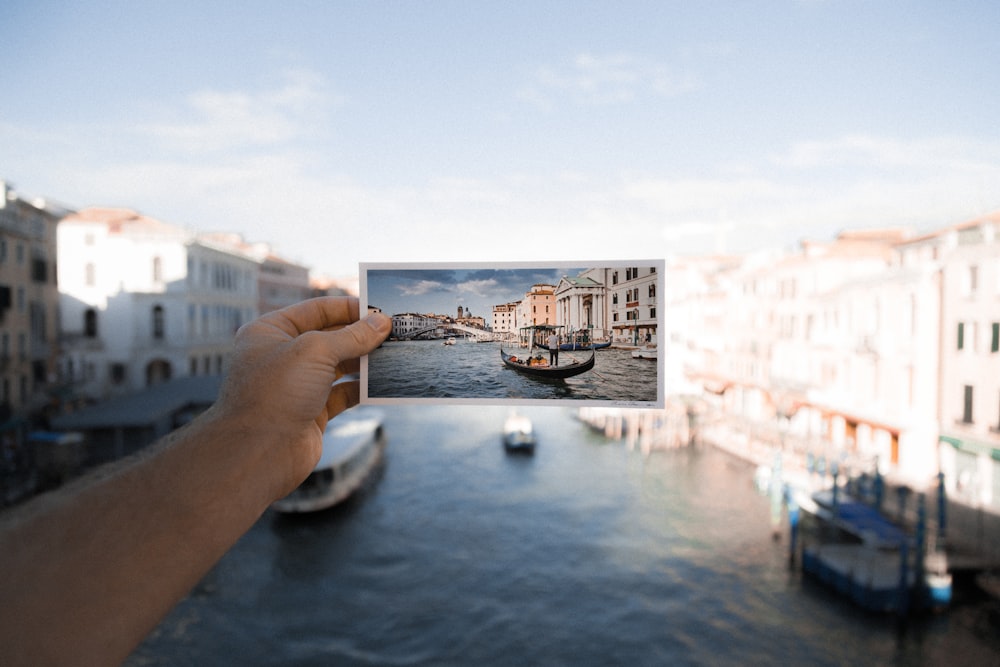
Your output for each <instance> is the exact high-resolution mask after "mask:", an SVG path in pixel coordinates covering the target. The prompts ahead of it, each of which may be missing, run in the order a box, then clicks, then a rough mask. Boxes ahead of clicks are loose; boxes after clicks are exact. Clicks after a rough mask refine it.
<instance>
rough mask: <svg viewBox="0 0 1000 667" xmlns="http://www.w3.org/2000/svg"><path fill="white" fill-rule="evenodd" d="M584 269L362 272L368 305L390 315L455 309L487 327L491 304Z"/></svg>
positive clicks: (452, 311)
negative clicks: (480, 318) (365, 279)
mask: <svg viewBox="0 0 1000 667" xmlns="http://www.w3.org/2000/svg"><path fill="white" fill-rule="evenodd" d="M583 270H584V267H570V266H559V267H551V268H550V267H546V266H544V265H542V266H536V267H532V268H526V267H504V268H489V267H478V268H460V267H454V266H452V267H445V266H443V265H440V266H437V267H434V268H419V269H417V268H402V267H398V268H388V267H385V266H383V267H377V266H373V267H370V268H368V270H367V272H366V273H367V275H366V278H367V288H368V292H367V297H368V298H367V303H368V304H370V305H372V306H377V307H378V308H381V309H382V311H383V312H385V313H387V314H389V315H398V314H401V313H421V314H431V313H433V314H435V315H450V316H452V317H454V316H455V315H456V314H457V312H458V307H459V306H462V307H463V308H464V309H466V310H468V311H470V313H471V314H472V315H474V316H478V317H482V318H483V319H484V320H486V323H487V325H489V326H492V321H493V320H492V318H493V306H495V305H500V304H504V303H512V302H514V301H520V300H521V299H523V298H524V294H525V293H526V292H527V291H528V290H529V289H531V286H532V285H534V284H536V283H539V284H548V285H553V286H555V285H558V284H559V280H560V279H561V278H562V277H564V276H569V277H575V276H578V275H580V273H581V272H582V271H583Z"/></svg>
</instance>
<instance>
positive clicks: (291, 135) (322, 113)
mask: <svg viewBox="0 0 1000 667" xmlns="http://www.w3.org/2000/svg"><path fill="white" fill-rule="evenodd" d="M342 101H343V100H342V98H339V97H337V96H335V95H334V94H332V93H331V92H330V91H329V88H328V86H327V84H326V82H325V80H324V79H323V78H322V77H321V76H320V75H318V74H316V73H314V72H310V71H308V70H291V71H287V72H285V73H284V74H283V75H282V77H281V80H280V81H279V82H278V84H277V85H275V86H274V87H272V88H269V89H266V90H261V91H255V92H249V91H243V90H215V89H203V90H199V91H196V92H194V93H191V94H190V95H188V96H187V97H186V98H185V100H184V104H183V105H181V106H180V108H177V109H172V110H169V113H170V114H171V115H173V116H174V117H175V118H174V119H173V120H170V121H157V122H150V123H144V124H142V125H140V126H139V128H138V131H139V132H140V134H142V135H143V136H148V137H150V138H152V139H153V140H155V141H156V142H157V143H159V144H160V146H161V147H162V148H163V149H166V150H168V151H182V152H185V153H216V152H217V153H221V152H230V151H239V150H243V149H247V148H255V147H266V146H277V145H280V144H282V143H285V142H289V141H294V140H297V139H300V138H302V137H306V136H308V137H311V138H313V139H315V138H316V137H317V136H321V135H322V134H323V133H324V132H325V130H324V122H323V121H324V119H325V118H326V116H327V114H328V112H329V110H330V109H332V108H333V107H334V106H336V105H338V104H340V103H342Z"/></svg>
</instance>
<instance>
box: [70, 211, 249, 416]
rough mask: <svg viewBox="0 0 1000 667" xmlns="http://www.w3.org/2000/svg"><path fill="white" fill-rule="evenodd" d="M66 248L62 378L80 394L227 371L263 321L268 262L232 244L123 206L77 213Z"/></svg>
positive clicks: (118, 391)
mask: <svg viewBox="0 0 1000 667" xmlns="http://www.w3.org/2000/svg"><path fill="white" fill-rule="evenodd" d="M58 244H59V250H60V253H59V256H60V262H59V284H60V289H61V296H60V316H61V322H62V330H63V345H64V352H65V356H64V358H63V361H62V368H61V376H62V380H63V381H64V383H66V385H67V386H69V387H70V388H71V389H72V391H73V393H75V394H76V395H78V396H81V397H86V398H89V399H101V398H106V397H108V396H112V395H118V394H123V393H129V392H133V391H136V390H138V389H141V388H144V387H148V386H151V385H155V384H158V383H160V382H163V381H166V380H169V379H171V378H176V377H187V376H197V375H219V374H222V373H223V372H224V370H225V369H226V367H227V365H228V361H229V356H230V354H231V351H232V342H233V336H234V334H235V333H236V330H237V329H238V328H239V327H240V326H241V325H242V324H244V323H246V322H249V321H251V320H253V319H254V318H255V317H257V314H258V275H259V271H258V269H259V263H258V261H257V260H256V259H254V258H253V257H250V256H248V255H246V254H243V253H241V252H239V251H237V250H235V249H234V248H233V247H232V245H231V244H227V243H225V242H220V241H219V240H217V239H215V240H213V239H212V238H211V237H207V238H205V239H199V238H197V237H196V236H195V235H193V234H191V233H190V232H188V231H185V230H183V229H181V228H179V227H175V226H173V225H168V224H166V223H163V222H160V221H158V220H155V219H153V218H149V217H147V216H144V215H141V214H138V213H136V212H134V211H130V210H125V209H113V208H112V209H109V208H89V209H84V210H82V211H79V212H77V213H74V214H71V215H69V216H67V217H66V218H65V219H64V220H63V221H62V222H61V223H60V225H59V233H58Z"/></svg>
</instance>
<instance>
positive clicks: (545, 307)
mask: <svg viewBox="0 0 1000 667" xmlns="http://www.w3.org/2000/svg"><path fill="white" fill-rule="evenodd" d="M516 319H517V327H518V328H519V329H520V328H521V327H529V326H536V325H539V324H556V296H555V286H554V285H544V284H535V285H532V286H531V289H530V290H528V291H527V293H525V295H524V298H523V299H521V302H520V303H519V304H518V306H517V318H516Z"/></svg>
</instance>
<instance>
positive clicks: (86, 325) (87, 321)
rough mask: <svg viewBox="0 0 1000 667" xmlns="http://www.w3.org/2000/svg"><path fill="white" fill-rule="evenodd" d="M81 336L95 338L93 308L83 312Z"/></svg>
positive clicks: (95, 327) (95, 324)
mask: <svg viewBox="0 0 1000 667" xmlns="http://www.w3.org/2000/svg"><path fill="white" fill-rule="evenodd" d="M83 335H84V336H86V337H87V338H97V311H96V310H94V309H93V308H88V309H87V310H85V311H83Z"/></svg>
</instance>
